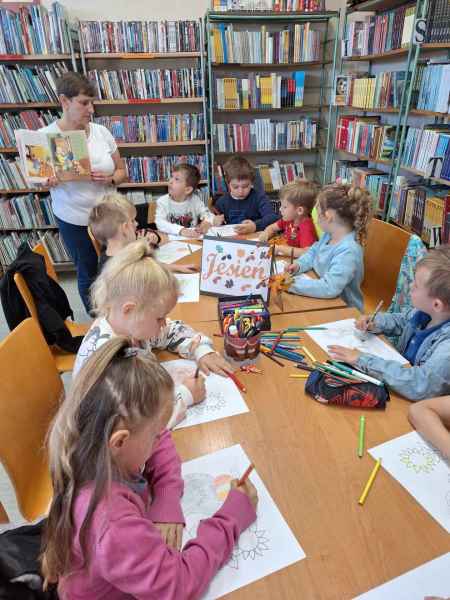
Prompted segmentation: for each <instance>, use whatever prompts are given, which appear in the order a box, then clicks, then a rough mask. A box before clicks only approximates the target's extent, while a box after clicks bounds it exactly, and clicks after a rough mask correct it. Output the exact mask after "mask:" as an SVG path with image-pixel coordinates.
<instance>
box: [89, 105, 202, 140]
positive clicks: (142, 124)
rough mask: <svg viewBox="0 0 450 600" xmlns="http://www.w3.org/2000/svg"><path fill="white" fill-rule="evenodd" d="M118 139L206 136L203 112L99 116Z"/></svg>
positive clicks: (102, 122) (97, 120)
mask: <svg viewBox="0 0 450 600" xmlns="http://www.w3.org/2000/svg"><path fill="white" fill-rule="evenodd" d="M95 122H96V123H99V124H100V125H104V126H105V127H107V128H108V129H109V130H110V131H111V133H112V135H113V136H114V138H115V140H116V141H117V142H128V143H148V144H155V143H158V142H187V141H194V140H203V139H205V119H204V115H203V113H186V114H145V115H118V116H104V117H96V118H95Z"/></svg>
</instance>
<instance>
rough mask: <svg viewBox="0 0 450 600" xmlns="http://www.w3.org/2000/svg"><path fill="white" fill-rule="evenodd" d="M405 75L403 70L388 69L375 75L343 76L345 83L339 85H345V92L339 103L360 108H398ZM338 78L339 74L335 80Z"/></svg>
mask: <svg viewBox="0 0 450 600" xmlns="http://www.w3.org/2000/svg"><path fill="white" fill-rule="evenodd" d="M405 75H406V73H405V71H389V72H381V73H377V74H376V75H367V76H365V75H348V76H345V77H344V78H343V79H344V80H346V82H347V83H346V84H344V82H342V84H341V85H342V86H345V85H346V93H345V94H342V95H341V97H342V101H341V103H340V105H341V106H353V107H355V108H362V109H371V108H375V109H378V108H379V109H384V108H399V107H400V103H401V99H402V93H403V88H404V85H405ZM339 79H340V76H338V78H337V80H339ZM336 85H337V82H336ZM343 89H344V87H343ZM344 101H345V102H344Z"/></svg>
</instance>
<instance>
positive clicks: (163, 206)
mask: <svg viewBox="0 0 450 600" xmlns="http://www.w3.org/2000/svg"><path fill="white" fill-rule="evenodd" d="M200 179H201V176H200V171H199V170H198V168H197V167H195V166H194V165H189V164H187V163H181V164H179V165H176V166H175V167H174V168H173V170H172V177H171V178H170V181H169V186H168V190H169V193H168V194H166V195H165V196H161V198H158V201H157V203H156V217H155V222H156V226H157V227H158V230H159V231H162V232H164V233H172V234H175V235H182V236H184V237H192V238H196V237H199V236H200V235H201V234H202V233H206V232H207V231H208V229H209V228H210V227H211V226H212V225H222V223H223V218H222V217H220V216H219V215H213V214H212V212H211V211H210V210H209V209H208V207H207V206H205V204H204V202H203V201H202V199H201V198H200V196H199V195H198V194H197V193H196V190H197V188H198V184H199V183H200Z"/></svg>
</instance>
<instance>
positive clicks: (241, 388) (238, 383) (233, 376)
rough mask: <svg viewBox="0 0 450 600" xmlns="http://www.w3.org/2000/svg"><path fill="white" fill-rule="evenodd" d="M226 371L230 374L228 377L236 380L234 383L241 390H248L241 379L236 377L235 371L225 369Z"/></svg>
mask: <svg viewBox="0 0 450 600" xmlns="http://www.w3.org/2000/svg"><path fill="white" fill-rule="evenodd" d="M225 373H226V374H227V375H228V377H229V378H230V379H231V380H232V381H234V383H235V384H236V386H237V387H238V388H239V389H240V390H241V392H244V393H245V392H246V391H247V388H246V387H245V386H244V385H243V384H242V383H241V382H240V381H239V379H238V378H237V377H236V375H235V374H234V373H231V372H230V371H225Z"/></svg>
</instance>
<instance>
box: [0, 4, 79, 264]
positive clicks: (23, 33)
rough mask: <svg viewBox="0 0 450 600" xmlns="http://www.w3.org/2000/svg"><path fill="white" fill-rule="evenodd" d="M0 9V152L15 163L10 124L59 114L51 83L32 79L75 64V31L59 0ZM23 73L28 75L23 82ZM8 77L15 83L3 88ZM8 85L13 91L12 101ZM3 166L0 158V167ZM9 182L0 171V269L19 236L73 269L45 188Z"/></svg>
mask: <svg viewBox="0 0 450 600" xmlns="http://www.w3.org/2000/svg"><path fill="white" fill-rule="evenodd" d="M10 6H11V8H10ZM0 13H1V15H0V16H1V19H0V22H1V25H0V86H1V88H2V92H1V95H0V157H3V158H6V159H7V160H8V161H12V163H14V165H15V164H16V162H15V157H16V155H17V149H16V147H15V139H14V131H15V129H17V128H29V129H37V128H40V127H44V126H45V125H46V124H48V123H49V122H50V121H49V119H51V120H53V119H56V118H57V116H58V108H59V103H58V101H57V97H56V95H55V93H54V91H53V89H52V86H51V85H49V86H46V85H42V86H41V88H40V91H39V87H36V84H38V83H39V78H40V77H41V78H42V77H47V79H48V75H50V77H51V78H52V79H53V82H54V81H55V80H56V78H57V77H58V76H59V74H61V73H62V72H64V71H68V70H74V71H76V70H77V58H78V53H77V51H76V50H77V48H76V43H77V36H76V31H74V29H73V28H72V26H71V25H70V24H69V22H68V20H67V18H66V15H65V12H64V9H63V7H62V5H60V4H59V3H53V4H52V5H51V6H50V7H48V9H46V8H45V7H43V6H40V5H32V6H26V7H24V6H23V5H22V7H20V5H5V6H4V7H3V6H2V7H1V8H0ZM13 32H14V33H13ZM16 33H17V34H18V35H16ZM25 78H28V79H27V80H28V81H32V83H30V85H29V86H28V87H27V86H24V82H25V81H26V79H25ZM11 82H14V83H15V85H10V87H9V88H8V85H7V84H11ZM33 84H34V86H35V87H33ZM9 90H11V93H13V94H14V96H13V97H10V100H11V101H8V93H9ZM4 166H5V163H1V164H0V171H1V170H2V168H3V167H4ZM6 168H7V169H8V166H7V165H6ZM13 183H14V181H13V180H11V179H9V178H7V177H5V174H4V173H0V273H1V272H2V271H3V270H4V269H5V268H6V267H7V266H8V265H9V264H10V263H11V262H12V260H14V258H15V253H16V250H17V248H18V246H19V245H20V243H22V242H23V241H28V242H29V243H30V244H31V245H34V244H35V243H37V242H39V241H43V242H44V244H45V245H46V247H47V248H48V250H49V254H50V256H51V259H52V262H53V263H54V266H55V267H56V268H57V270H60V271H63V270H68V269H70V270H71V269H73V263H72V262H71V261H70V259H69V256H68V253H67V250H66V249H65V248H64V247H63V243H62V240H61V239H60V237H59V232H58V227H57V226H56V222H55V220H54V217H53V213H52V211H51V201H50V199H49V196H48V190H46V189H29V188H24V187H23V185H20V186H17V185H12V184H13Z"/></svg>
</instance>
